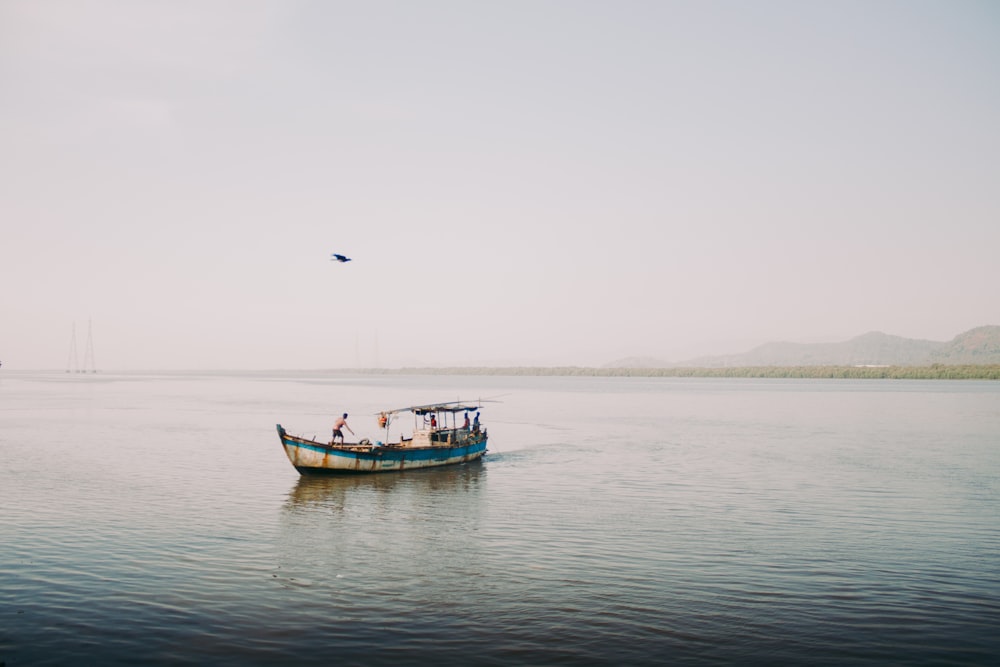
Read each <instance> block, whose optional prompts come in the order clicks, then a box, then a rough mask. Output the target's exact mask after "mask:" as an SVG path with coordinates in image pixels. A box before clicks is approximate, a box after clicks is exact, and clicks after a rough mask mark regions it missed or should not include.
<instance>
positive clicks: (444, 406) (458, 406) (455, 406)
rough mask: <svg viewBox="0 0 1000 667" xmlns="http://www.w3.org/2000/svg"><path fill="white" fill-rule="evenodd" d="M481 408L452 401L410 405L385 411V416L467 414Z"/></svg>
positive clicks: (477, 405)
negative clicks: (404, 413) (438, 413)
mask: <svg viewBox="0 0 1000 667" xmlns="http://www.w3.org/2000/svg"><path fill="white" fill-rule="evenodd" d="M481 409H482V407H481V406H480V405H479V404H478V403H462V402H461V401H453V402H451V403H430V404H428V405H411V406H410V407H408V408H396V409H395V410H386V411H385V414H398V413H400V412H412V413H413V414H415V415H429V414H433V413H437V412H451V413H455V412H469V411H472V410H481Z"/></svg>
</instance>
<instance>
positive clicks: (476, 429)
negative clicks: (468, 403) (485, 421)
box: [465, 412, 479, 433]
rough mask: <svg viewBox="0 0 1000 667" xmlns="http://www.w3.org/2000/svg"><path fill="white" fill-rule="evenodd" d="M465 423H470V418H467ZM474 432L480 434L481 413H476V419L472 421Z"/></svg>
mask: <svg viewBox="0 0 1000 667" xmlns="http://www.w3.org/2000/svg"><path fill="white" fill-rule="evenodd" d="M465 422H466V423H468V422H469V418H468V417H466V418H465ZM472 432H473V433H479V413H478V412H477V413H476V416H475V418H474V419H473V420H472Z"/></svg>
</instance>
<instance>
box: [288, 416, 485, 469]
mask: <svg viewBox="0 0 1000 667" xmlns="http://www.w3.org/2000/svg"><path fill="white" fill-rule="evenodd" d="M278 435H279V437H280V438H281V444H282V447H284V450H285V454H286V455H287V456H288V460H289V461H291V463H292V465H293V466H295V469H296V470H298V471H299V472H300V473H301V474H303V475H312V474H326V475H350V474H365V473H377V472H398V471H401V470H414V469H418V468H434V467H438V466H446V465H455V464H458V463H466V462H468V461H475V460H476V459H479V458H481V457H482V456H483V455H484V454H485V453H486V435H485V433H484V434H482V435H479V434H474V435H472V434H470V437H468V438H467V439H466V440H465V441H464V442H459V443H456V444H453V445H452V444H449V445H440V446H429V447H403V446H398V445H392V446H384V447H371V446H360V445H344V446H331V445H328V444H324V443H321V442H317V441H315V440H308V439H306V438H300V437H297V436H293V435H289V434H288V433H286V432H285V429H283V428H282V427H281V425H280V424H278Z"/></svg>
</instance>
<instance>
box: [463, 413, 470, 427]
mask: <svg viewBox="0 0 1000 667" xmlns="http://www.w3.org/2000/svg"><path fill="white" fill-rule="evenodd" d="M462 428H464V429H465V430H466V431H468V430H469V413H468V412H466V413H465V421H464V422H462Z"/></svg>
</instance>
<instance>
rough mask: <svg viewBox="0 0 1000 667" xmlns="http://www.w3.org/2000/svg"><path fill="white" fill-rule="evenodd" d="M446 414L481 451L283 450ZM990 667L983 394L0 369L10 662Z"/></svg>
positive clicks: (991, 439)
mask: <svg viewBox="0 0 1000 667" xmlns="http://www.w3.org/2000/svg"><path fill="white" fill-rule="evenodd" d="M457 399H462V400H478V399H482V400H484V401H486V400H490V401H492V402H484V403H483V406H484V408H483V411H482V420H483V424H484V425H485V426H486V427H487V428H488V429H489V434H490V445H489V453H488V455H487V456H486V458H485V459H484V460H483V461H482V462H479V463H474V464H468V465H463V466H457V467H450V468H441V469H437V470H429V471H413V472H404V473H387V474H383V475H373V476H363V477H347V478H344V477H327V478H309V477H300V476H299V474H298V473H297V472H296V471H295V470H294V468H292V466H291V465H290V464H289V462H288V460H287V459H286V458H285V455H284V453H283V451H282V449H281V446H280V444H279V440H278V435H277V433H276V431H275V424H277V423H281V424H282V425H283V426H284V427H285V428H286V429H287V430H288V431H289V432H290V433H294V434H299V435H305V436H313V435H317V436H319V437H321V438H327V437H328V435H329V432H330V426H331V424H332V421H333V418H334V416H335V415H337V414H339V413H341V412H348V413H350V417H349V418H348V423H349V424H350V426H351V427H352V428H353V430H354V431H355V432H356V433H357V434H358V436H359V437H369V438H371V439H372V440H375V439H378V438H380V437H381V435H380V433H379V431H378V429H377V425H376V420H375V419H376V418H375V414H376V413H377V412H379V411H380V410H382V409H385V408H399V407H404V406H407V405H414V404H420V403H429V402H435V401H449V400H457ZM397 427H398V428H400V430H402V431H407V430H408V429H410V428H412V423H411V422H409V421H408V420H407V419H403V420H402V421H401V422H397V424H396V425H394V427H393V428H394V429H396V428H397ZM396 435H397V434H396V433H393V437H394V438H395V437H396ZM998 660H1000V383H997V382H992V383H991V382H974V381H929V382H927V381H883V380H862V381H852V380H830V381H827V380H754V379H740V380H735V379H696V378H690V379H679V378H655V379H650V378H588V377H566V378H563V377H485V376H483V377H447V376H423V377H421V376H362V375H355V376H346V377H328V376H323V375H321V374H318V373H312V374H310V373H270V374H268V373H259V374H253V373H244V374H221V373H219V374H181V373H176V374H153V373H133V374H110V373H99V374H64V373H16V372H10V371H7V370H4V371H2V373H0V665H4V667H20V666H23V665H77V664H93V665H136V664H143V665H147V664H148V665H206V664H211V665H241V666H246V665H284V664H299V665H312V664H316V665H319V664H322V665H327V664H347V665H350V664H357V665H427V664H433V665H444V666H448V665H612V664H614V665H618V664H626V665H662V664H686V665H718V664H748V665H756V664H760V665H763V664H808V665H838V666H839V665H885V664H906V665H987V664H998Z"/></svg>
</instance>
